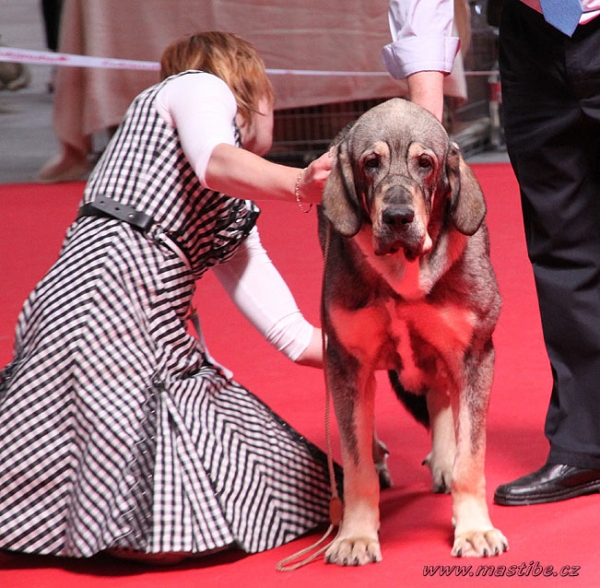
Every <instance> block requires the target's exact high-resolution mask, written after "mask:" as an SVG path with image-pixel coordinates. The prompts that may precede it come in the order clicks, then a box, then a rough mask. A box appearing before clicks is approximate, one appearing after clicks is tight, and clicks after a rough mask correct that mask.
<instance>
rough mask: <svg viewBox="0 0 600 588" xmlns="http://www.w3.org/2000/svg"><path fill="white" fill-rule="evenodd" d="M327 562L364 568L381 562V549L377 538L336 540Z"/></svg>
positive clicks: (326, 554)
mask: <svg viewBox="0 0 600 588" xmlns="http://www.w3.org/2000/svg"><path fill="white" fill-rule="evenodd" d="M325 561H326V562H327V563H331V564H338V565H340V566H364V565H365V564H368V563H376V562H378V561H381V548H380V547H379V540H378V539H377V538H375V539H373V538H369V537H352V538H348V539H336V540H335V541H334V542H333V543H332V544H331V546H330V547H329V549H327V552H326V553H325Z"/></svg>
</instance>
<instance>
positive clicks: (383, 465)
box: [373, 427, 394, 490]
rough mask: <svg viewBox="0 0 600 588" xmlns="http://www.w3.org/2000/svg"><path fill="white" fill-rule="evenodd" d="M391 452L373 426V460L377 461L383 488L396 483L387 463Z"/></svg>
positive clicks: (376, 466) (380, 484)
mask: <svg viewBox="0 0 600 588" xmlns="http://www.w3.org/2000/svg"><path fill="white" fill-rule="evenodd" d="M389 454H390V452H389V451H388V448H387V446H386V445H385V443H384V442H383V441H381V439H379V437H378V436H377V430H376V429H375V427H373V461H374V462H375V470H376V471H377V476H378V477H379V487H380V488H381V489H382V490H385V489H386V488H391V487H392V486H393V485H394V482H393V481H392V475H391V474H390V470H389V468H388V465H387V458H388V456H389Z"/></svg>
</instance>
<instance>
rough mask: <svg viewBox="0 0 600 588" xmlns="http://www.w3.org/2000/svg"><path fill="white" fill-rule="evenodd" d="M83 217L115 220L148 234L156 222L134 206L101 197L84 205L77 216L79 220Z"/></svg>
mask: <svg viewBox="0 0 600 588" xmlns="http://www.w3.org/2000/svg"><path fill="white" fill-rule="evenodd" d="M82 216H99V217H104V218H114V219H117V220H120V221H123V222H124V223H127V224H129V225H131V226H132V227H135V228H136V229H139V230H140V231H144V232H146V231H147V230H148V229H149V228H150V227H151V226H152V223H153V222H154V219H153V218H152V217H151V216H150V215H148V214H146V213H144V212H139V211H138V210H136V209H135V208H133V206H129V205H128V204H122V203H121V202H117V201H116V200H113V199H112V198H109V197H108V196H100V197H99V198H98V199H97V200H94V202H89V203H88V204H84V205H83V206H82V207H81V208H80V209H79V212H78V214H77V218H81V217H82Z"/></svg>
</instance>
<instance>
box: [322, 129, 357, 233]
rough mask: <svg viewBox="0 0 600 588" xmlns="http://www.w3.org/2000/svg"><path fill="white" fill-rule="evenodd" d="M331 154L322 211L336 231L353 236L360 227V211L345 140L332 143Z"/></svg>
mask: <svg viewBox="0 0 600 588" xmlns="http://www.w3.org/2000/svg"><path fill="white" fill-rule="evenodd" d="M333 154H334V157H335V160H334V163H333V168H332V170H331V173H330V174H329V177H328V178H327V182H326V183H325V189H324V190H323V211H324V212H325V216H326V217H327V218H328V219H329V221H330V222H331V224H332V225H333V227H334V228H335V230H336V231H338V232H339V233H341V234H342V235H344V236H345V237H353V236H354V235H356V233H358V230H359V229H360V213H359V208H358V198H357V196H356V188H355V187H354V172H353V170H352V163H351V162H350V156H349V154H348V143H347V141H345V140H342V141H341V142H339V143H338V144H337V145H334V147H333Z"/></svg>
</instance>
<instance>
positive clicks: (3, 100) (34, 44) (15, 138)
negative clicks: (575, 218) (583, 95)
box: [0, 0, 507, 184]
mask: <svg viewBox="0 0 600 588" xmlns="http://www.w3.org/2000/svg"><path fill="white" fill-rule="evenodd" d="M90 1H93V0H90ZM40 4H41V3H40V2H39V0H2V1H1V3H0V40H1V41H2V42H3V43H4V44H5V45H8V46H11V47H16V48H19V49H33V50H37V51H44V50H46V43H45V37H44V28H43V22H42V15H41V8H40ZM28 67H29V69H30V72H31V82H30V85H29V86H28V87H26V88H23V89H21V90H18V91H16V92H10V91H7V90H4V91H0V184H2V183H4V184H6V183H22V182H32V181H35V178H36V175H37V172H38V171H39V170H40V168H41V167H42V165H43V164H44V163H45V162H46V161H47V160H48V159H50V158H51V157H52V156H53V155H54V154H55V153H56V152H57V149H58V143H57V141H56V137H55V135H54V132H53V130H52V114H53V107H54V101H53V94H51V93H50V92H49V91H48V83H49V82H50V81H51V79H52V69H51V67H49V66H45V65H29V66H28ZM506 160H507V159H506V154H505V153H504V152H503V151H500V152H481V153H477V154H476V155H473V156H471V157H470V158H469V161H471V162H487V161H506Z"/></svg>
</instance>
